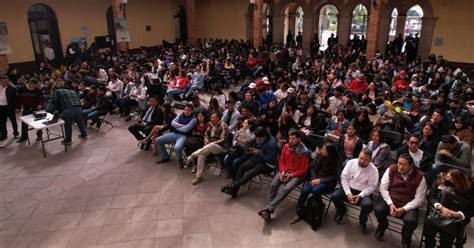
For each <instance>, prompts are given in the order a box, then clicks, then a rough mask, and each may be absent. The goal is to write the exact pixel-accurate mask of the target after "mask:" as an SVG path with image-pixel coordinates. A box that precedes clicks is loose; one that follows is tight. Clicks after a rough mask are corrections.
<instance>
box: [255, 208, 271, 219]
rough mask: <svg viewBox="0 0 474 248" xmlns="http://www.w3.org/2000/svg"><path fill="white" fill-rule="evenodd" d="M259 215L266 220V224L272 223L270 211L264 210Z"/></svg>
mask: <svg viewBox="0 0 474 248" xmlns="http://www.w3.org/2000/svg"><path fill="white" fill-rule="evenodd" d="M258 215H260V217H262V219H264V220H265V222H270V221H271V220H272V217H271V212H270V210H268V209H262V210H260V211H258Z"/></svg>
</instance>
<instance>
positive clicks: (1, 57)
mask: <svg viewBox="0 0 474 248" xmlns="http://www.w3.org/2000/svg"><path fill="white" fill-rule="evenodd" d="M7 70H8V57H7V55H6V54H0V75H2V74H5V73H7Z"/></svg>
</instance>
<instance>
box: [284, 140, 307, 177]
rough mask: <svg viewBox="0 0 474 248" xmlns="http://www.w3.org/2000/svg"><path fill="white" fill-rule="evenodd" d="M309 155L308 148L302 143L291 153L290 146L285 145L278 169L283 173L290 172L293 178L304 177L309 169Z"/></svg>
mask: <svg viewBox="0 0 474 248" xmlns="http://www.w3.org/2000/svg"><path fill="white" fill-rule="evenodd" d="M308 155H309V150H308V148H306V146H305V145H304V144H303V143H301V142H300V143H299V144H298V147H297V148H296V150H295V151H290V150H289V149H288V144H285V145H283V149H282V150H281V154H280V159H279V160H278V169H279V170H280V172H281V173H283V172H285V171H289V172H290V173H291V176H293V177H303V176H304V175H305V174H306V170H307V169H308V163H309V158H308Z"/></svg>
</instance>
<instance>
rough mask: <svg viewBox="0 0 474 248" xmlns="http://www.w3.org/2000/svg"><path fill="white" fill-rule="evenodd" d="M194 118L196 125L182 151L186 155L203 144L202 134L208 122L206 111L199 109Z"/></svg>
mask: <svg viewBox="0 0 474 248" xmlns="http://www.w3.org/2000/svg"><path fill="white" fill-rule="evenodd" d="M196 120H197V125H196V127H194V129H193V133H192V135H191V137H189V139H188V141H186V144H184V153H185V154H186V156H189V155H191V154H192V153H193V152H195V151H197V150H198V149H199V148H202V147H203V146H204V135H205V133H206V130H207V127H208V124H209V118H208V116H207V113H206V111H200V112H199V113H197V114H196ZM183 168H184V167H183Z"/></svg>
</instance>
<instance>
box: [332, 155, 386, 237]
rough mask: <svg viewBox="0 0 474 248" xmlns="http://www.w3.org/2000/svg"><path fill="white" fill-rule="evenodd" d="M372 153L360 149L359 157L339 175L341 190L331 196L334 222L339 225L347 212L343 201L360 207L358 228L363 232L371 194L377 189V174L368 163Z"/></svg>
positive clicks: (371, 206)
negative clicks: (334, 210) (334, 211)
mask: <svg viewBox="0 0 474 248" xmlns="http://www.w3.org/2000/svg"><path fill="white" fill-rule="evenodd" d="M371 159H372V153H371V152H370V151H369V150H366V149H362V151H361V152H360V153H359V157H358V158H355V159H351V160H349V161H348V162H347V163H346V166H345V167H344V170H343V171H342V174H341V185H342V187H341V188H338V189H336V190H335V191H334V193H333V194H332V195H331V199H332V201H333V202H334V206H335V207H336V210H337V211H336V216H335V218H334V220H335V221H336V222H337V223H338V224H340V223H341V222H342V219H343V218H344V214H345V213H346V211H347V208H346V206H345V205H344V201H346V202H349V203H351V204H355V205H359V206H360V207H361V210H360V215H359V228H360V229H361V230H362V231H363V232H365V230H366V229H367V218H368V215H369V214H370V212H372V210H373V201H372V193H373V192H374V190H375V187H377V184H378V179H379V172H378V170H377V168H376V167H375V166H374V165H373V164H372V163H371V162H370V161H371Z"/></svg>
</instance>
